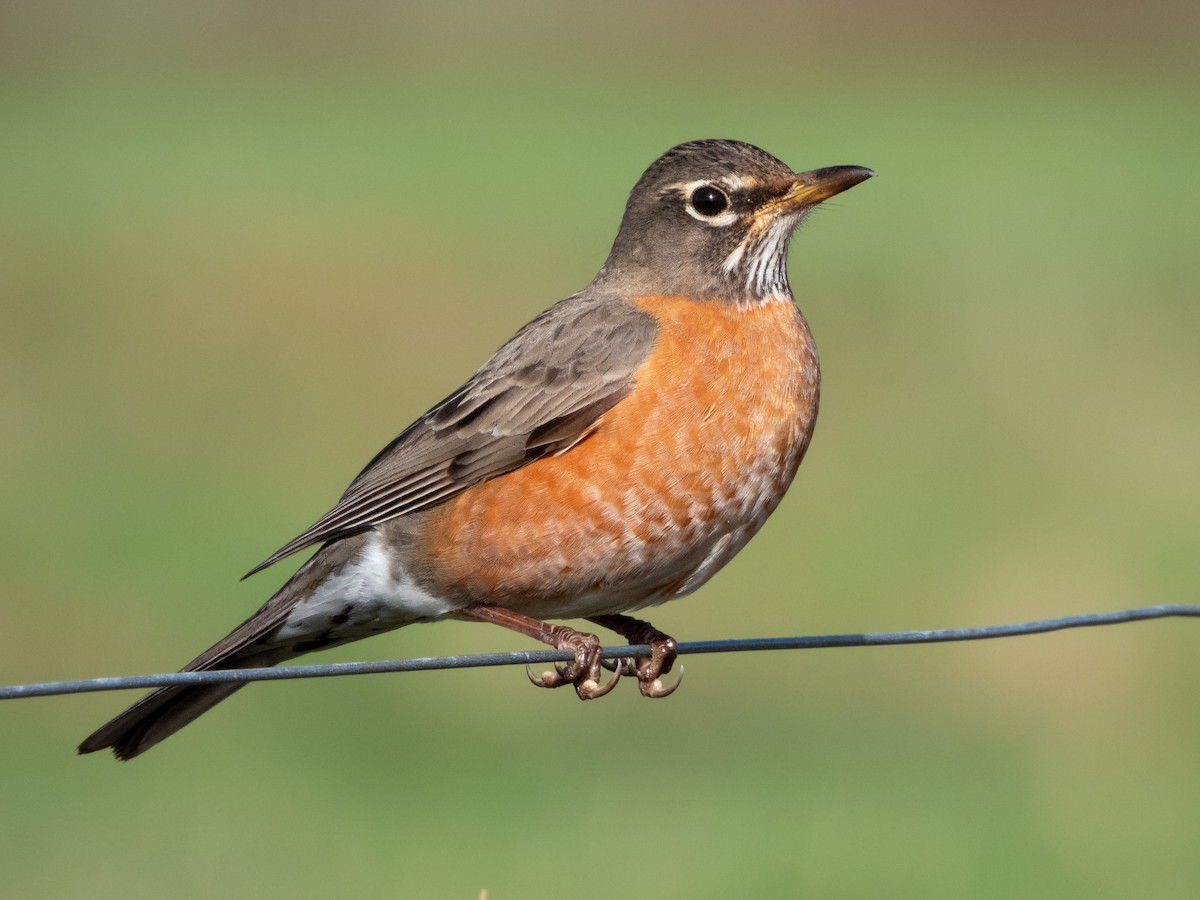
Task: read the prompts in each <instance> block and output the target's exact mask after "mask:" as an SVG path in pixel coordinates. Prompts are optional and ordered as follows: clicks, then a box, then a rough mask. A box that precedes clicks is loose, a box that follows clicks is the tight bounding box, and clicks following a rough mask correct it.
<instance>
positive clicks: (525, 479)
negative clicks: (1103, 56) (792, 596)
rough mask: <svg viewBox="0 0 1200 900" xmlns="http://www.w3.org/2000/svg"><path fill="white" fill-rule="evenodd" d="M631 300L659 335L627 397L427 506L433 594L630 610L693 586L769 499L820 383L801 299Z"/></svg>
mask: <svg viewBox="0 0 1200 900" xmlns="http://www.w3.org/2000/svg"><path fill="white" fill-rule="evenodd" d="M635 303H636V305H637V306H639V307H641V308H642V309H644V310H646V311H647V312H650V313H651V314H652V315H654V317H655V318H656V319H657V321H658V327H659V332H658V337H657V341H656V344H655V347H654V350H653V351H652V353H651V354H650V356H649V358H648V359H647V360H646V362H645V363H644V364H643V365H642V367H641V368H640V369H639V370H638V371H637V373H636V374H635V386H634V389H633V391H632V393H630V395H629V396H627V397H626V398H625V399H624V400H622V401H621V402H620V403H618V404H617V405H616V406H615V407H614V408H613V409H611V410H609V411H608V412H607V413H606V414H605V415H604V416H603V418H602V419H601V420H600V422H599V425H598V427H597V428H596V429H595V430H594V431H593V432H592V433H591V434H590V435H589V436H588V437H586V438H585V439H584V440H583V441H581V442H580V443H578V444H576V445H575V446H573V447H571V448H570V449H568V450H566V451H565V452H563V453H560V454H558V455H556V456H550V457H545V458H543V459H539V460H537V461H535V462H532V463H530V464H529V465H526V466H524V467H523V468H521V469H517V470H516V471H514V472H510V473H508V474H506V475H503V476H501V477H499V478H494V479H492V480H490V481H486V482H483V483H482V484H479V485H477V486H475V487H472V488H470V489H469V490H467V491H465V492H464V493H462V494H460V495H459V496H457V497H455V498H454V499H452V500H450V501H448V502H447V503H445V504H444V505H442V506H440V507H438V508H436V509H434V510H430V511H429V518H428V520H427V525H426V527H425V528H424V529H422V531H423V534H422V536H421V543H422V544H423V545H424V552H425V553H426V554H427V556H426V559H427V560H428V563H429V570H428V572H429V576H430V578H431V580H432V585H431V587H433V588H434V590H435V591H436V592H437V593H439V594H441V595H442V596H444V597H448V598H455V599H459V600H462V601H464V602H487V603H495V604H498V605H501V606H507V607H509V608H512V609H515V610H518V611H521V612H525V613H526V614H528V615H533V616H537V617H541V618H555V617H558V618H567V617H576V616H585V615H600V614H603V613H608V612H619V611H624V610H629V609H636V608H637V607H640V606H645V605H649V604H653V603H659V602H662V601H663V600H668V599H670V598H672V597H677V596H681V595H682V594H686V593H689V592H690V591H693V590H695V589H696V588H697V587H699V586H700V585H701V584H703V583H704V582H705V581H706V580H707V579H708V578H709V577H710V576H711V575H712V574H713V573H714V572H716V571H717V569H719V568H720V567H721V566H722V565H724V563H725V562H727V561H728V560H729V559H730V558H731V557H732V556H733V555H734V554H735V553H736V552H737V551H738V550H740V549H741V548H742V547H743V546H744V545H745V544H746V542H747V541H748V540H749V539H750V538H751V537H752V536H753V535H754V533H755V532H756V531H757V530H758V529H759V527H760V526H761V525H762V523H763V522H764V521H765V520H766V518H767V516H768V515H770V513H771V512H772V511H773V510H774V509H775V507H776V506H777V505H778V503H779V501H780V499H781V498H782V496H783V493H784V491H786V490H787V487H788V485H789V484H790V483H791V480H792V477H793V476H794V475H795V472H796V468H797V466H799V464H800V460H801V458H802V457H803V455H804V451H805V449H806V448H807V446H808V441H809V438H810V437H811V435H812V429H813V425H814V423H815V421H816V414H817V402H818V390H819V384H820V370H819V364H818V361H817V355H816V350H815V347H814V346H813V342H812V336H811V334H810V333H809V330H808V326H807V325H806V324H805V322H804V319H803V317H802V316H801V315H800V313H799V311H798V310H797V309H796V307H795V304H794V303H792V302H791V301H790V300H786V301H785V300H782V299H775V300H771V301H768V302H766V303H764V304H761V305H757V306H754V307H751V308H738V307H735V306H732V305H730V304H726V303H721V302H716V301H712V302H698V301H694V300H688V299H685V298H681V297H659V296H654V297H642V298H638V299H637V300H636V301H635Z"/></svg>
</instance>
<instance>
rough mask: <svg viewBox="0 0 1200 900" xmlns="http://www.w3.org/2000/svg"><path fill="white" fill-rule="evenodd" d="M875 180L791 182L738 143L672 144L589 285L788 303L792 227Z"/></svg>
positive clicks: (808, 175)
mask: <svg viewBox="0 0 1200 900" xmlns="http://www.w3.org/2000/svg"><path fill="white" fill-rule="evenodd" d="M874 174H875V173H874V172H872V171H871V170H870V169H865V168H863V167H862V166H830V167H829V168H825V169H814V170H812V171H810V172H802V173H799V174H797V173H796V172H793V171H792V170H791V169H790V168H788V167H787V166H786V165H784V164H783V163H782V162H780V161H779V160H778V159H776V158H775V157H773V156H771V154H769V153H766V152H765V151H763V150H760V149H758V148H757V147H753V146H751V145H750V144H744V143H741V142H740V141H728V140H706V141H691V142H689V143H686V144H680V145H679V146H678V147H674V148H672V149H671V150H668V151H667V152H666V153H664V154H663V155H662V156H661V157H659V158H658V159H657V160H656V161H655V162H654V164H653V165H652V166H650V168H649V169H647V170H646V172H645V174H644V175H642V177H641V179H639V181H638V183H637V184H636V185H634V188H633V191H632V192H630V195H629V202H628V204H626V207H625V217H624V218H623V219H622V221H621V228H620V231H619V232H618V233H617V239H616V242H615V243H614V244H613V248H612V252H611V253H610V254H609V257H608V261H607V262H606V263H605V264H604V267H603V268H602V269H601V270H600V274H599V275H598V276H597V277H596V284H598V285H599V284H603V285H605V286H609V287H619V288H621V289H625V290H630V291H633V292H636V293H639V294H677V295H678V294H683V295H686V296H689V297H695V298H697V299H722V300H728V301H731V302H737V303H753V302H756V301H760V300H762V299H764V298H766V297H769V296H772V295H781V296H790V293H791V291H790V288H789V287H788V281H787V251H788V243H789V241H790V240H791V237H792V233H793V231H795V229H796V226H797V225H798V224H799V223H800V220H801V219H803V218H804V216H805V215H806V214H807V213H808V211H809V210H811V209H812V208H813V207H814V206H816V205H817V204H818V203H820V202H821V201H822V200H825V199H827V198H829V197H832V196H833V195H834V194H837V193H840V192H841V191H844V190H846V189H847V188H851V187H853V186H854V185H856V184H858V183H859V182H861V181H865V180H866V179H868V178H870V177H871V176H872V175H874Z"/></svg>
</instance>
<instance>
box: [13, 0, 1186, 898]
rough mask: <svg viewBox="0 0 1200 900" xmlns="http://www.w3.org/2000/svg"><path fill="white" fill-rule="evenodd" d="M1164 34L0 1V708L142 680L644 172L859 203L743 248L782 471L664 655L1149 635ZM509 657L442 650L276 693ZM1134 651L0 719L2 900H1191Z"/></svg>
mask: <svg viewBox="0 0 1200 900" xmlns="http://www.w3.org/2000/svg"><path fill="white" fill-rule="evenodd" d="M1198 21H1200V18H1198V14H1197V13H1196V11H1195V8H1194V6H1188V5H1184V4H1175V5H1171V4H1169V3H1159V4H1155V3H1151V4H1150V5H1149V6H1147V5H1146V4H1137V5H1136V6H1135V5H1134V4H1128V6H1122V5H1110V6H1107V7H1106V6H1103V5H1101V6H1096V5H1093V4H1088V5H1083V4H1070V3H1068V4H1066V5H1056V6H1055V7H1054V9H1053V11H1046V10H1043V9H1041V5H1034V4H1032V3H1029V4H1023V3H1016V4H1011V5H1007V6H984V5H982V4H980V5H977V6H976V5H970V4H955V5H951V4H944V5H943V4H939V3H937V2H930V3H924V4H920V5H916V6H910V7H899V6H892V5H888V4H883V3H882V2H880V3H877V4H872V3H866V4H859V5H857V6H855V5H851V4H844V3H839V4H836V5H835V4H829V5H828V6H821V5H815V6H811V7H809V8H805V9H798V8H793V7H791V6H783V5H778V6H775V5H771V4H765V3H759V2H750V3H743V4H739V5H737V6H736V7H730V6H729V5H728V4H717V3H714V2H707V3H700V4H683V3H664V4H656V5H653V6H651V7H649V8H648V9H647V8H643V7H642V5H641V4H623V3H617V4H604V5H600V6H596V7H595V8H593V9H591V10H588V11H585V10H583V9H582V8H574V7H570V6H563V5H556V4H532V5H531V4H525V5H506V4H494V3H488V4H485V3H477V4H471V3H468V4H465V5H457V6H445V5H443V6H435V5H432V4H429V5H425V4H421V3H415V4H406V5H404V6H403V7H400V6H397V7H395V8H393V7H392V6H391V5H383V4H375V3H369V2H359V3H350V4H343V5H340V6H337V7H330V8H325V7H324V6H321V5H318V4H311V5H309V4H297V5H292V6H287V7H284V6H278V5H273V4H264V3H208V4H173V3H165V4H164V3H148V2H147V3H123V4H122V3H113V4H104V5H97V6H95V7H93V6H91V5H84V4H79V5H75V4H65V3H38V4H33V3H15V4H7V5H6V6H5V11H4V12H3V13H2V14H0V429H2V430H0V436H2V440H0V509H2V510H3V515H0V562H2V564H3V565H2V569H3V573H4V574H3V577H2V578H0V682H2V683H15V682H24V681H35V680H44V679H58V678H70V677H88V676H93V675H101V674H117V673H137V672H149V671H161V670H167V669H171V668H173V667H175V666H177V665H179V664H180V663H182V662H183V661H185V660H186V659H188V658H190V657H191V656H192V655H193V654H194V653H196V652H198V651H199V650H201V649H202V648H203V647H205V646H207V645H208V644H209V643H210V642H211V641H212V640H215V639H216V638H218V637H220V636H221V635H222V634H224V633H225V631H226V630H228V628H229V627H230V626H232V625H233V624H235V623H236V622H237V621H239V620H240V619H241V618H242V617H244V616H245V615H246V614H247V613H248V612H249V611H250V610H252V609H253V608H254V607H255V606H256V605H257V604H258V603H260V602H261V600H262V599H263V598H264V597H265V595H266V594H267V593H268V592H269V591H270V590H272V588H273V586H274V585H276V584H278V583H279V581H280V580H281V579H282V577H283V576H284V574H285V573H284V572H283V571H278V572H277V571H274V570H272V571H271V572H268V573H267V574H265V575H260V576H257V577H256V578H254V579H252V580H251V581H249V582H246V583H242V584H239V583H238V582H237V577H238V576H239V575H240V574H241V573H242V572H244V571H245V570H246V569H247V568H249V567H250V566H251V565H253V564H254V563H255V562H257V561H258V560H259V559H261V558H262V557H264V556H265V555H266V554H267V553H269V552H270V551H271V550H273V549H274V548H275V547H277V546H278V545H279V544H280V543H282V542H283V541H284V540H286V539H287V538H288V537H290V536H291V535H293V534H294V533H296V532H297V531H299V530H300V529H301V528H302V527H304V526H305V525H307V524H308V523H309V522H310V521H311V520H312V519H313V518H314V517H315V516H316V515H317V514H319V513H320V512H322V511H324V510H325V509H326V508H327V507H328V505H329V504H330V503H332V501H333V500H334V499H336V496H337V494H338V493H339V492H340V490H341V489H342V487H343V486H344V485H345V483H346V482H347V481H348V479H349V478H350V477H351V476H352V475H353V474H354V473H355V472H356V471H357V470H358V468H359V467H360V466H361V465H362V464H363V463H364V462H365V461H366V460H367V459H368V458H369V457H370V455H371V454H373V453H374V452H375V450H376V449H378V448H379V447H380V446H382V444H383V443H384V442H386V441H387V440H388V439H390V438H391V437H392V436H393V435H394V434H395V433H396V432H398V431H399V430H400V429H401V428H402V427H403V426H404V425H406V424H407V423H408V422H409V421H411V419H412V418H413V417H415V416H416V415H417V414H419V413H420V412H421V411H423V410H424V409H425V408H426V407H427V406H428V405H429V404H431V403H432V402H434V401H435V400H437V399H439V398H440V397H442V396H443V395H444V394H445V393H446V392H447V391H449V390H450V389H451V388H453V387H455V386H456V385H457V384H458V383H459V382H460V381H461V380H462V379H463V378H464V377H465V376H466V375H467V374H468V373H469V372H470V371H471V370H472V368H473V367H474V366H475V365H477V364H478V363H479V362H480V361H482V360H483V359H484V358H485V357H486V355H487V354H488V353H490V352H491V350H493V349H494V348H495V347H496V346H497V345H498V344H499V343H500V342H501V341H502V340H503V339H504V338H506V337H507V336H508V335H509V334H510V333H511V332H512V331H513V330H515V328H516V327H517V326H519V325H520V324H521V323H523V322H524V321H525V320H527V319H528V318H529V317H530V316H532V315H533V314H534V313H536V312H537V311H539V310H540V309H541V308H543V307H545V306H546V305H548V304H549V303H550V302H552V301H554V300H556V299H558V298H559V297H562V296H565V295H566V294H568V293H570V292H572V291H574V290H576V289H578V288H579V287H581V286H583V285H584V284H585V283H586V282H587V281H588V280H589V279H590V277H591V275H592V274H593V273H594V271H595V269H596V268H597V267H598V265H599V263H600V262H601V261H602V260H603V258H604V256H605V254H606V252H607V250H608V246H609V242H610V241H611V239H612V235H613V234H614V232H615V228H616V225H617V222H618V220H619V217H620V212H621V208H622V204H623V202H624V197H625V194H626V193H627V191H628V189H629V187H630V186H631V185H632V184H633V182H634V181H635V180H636V178H637V177H638V175H639V174H640V173H641V171H642V170H643V168H644V167H645V166H646V165H648V164H649V163H650V162H651V161H652V160H653V159H654V158H655V157H656V156H657V155H658V154H659V153H660V152H662V151H663V150H664V149H666V148H667V147H669V146H671V145H673V144H675V143H677V142H679V141H682V140H687V139H691V138H696V137H714V136H728V137H738V138H741V139H744V140H749V141H752V142H754V143H757V144H759V145H761V146H763V147H765V148H766V149H768V150H769V151H771V152H773V153H775V154H776V155H778V156H780V157H782V158H783V159H785V160H786V161H788V162H789V163H791V164H792V165H794V166H796V167H797V168H809V167H814V166H821V165H830V164H835V163H853V164H861V165H869V166H871V167H873V168H875V169H876V170H877V171H878V172H879V173H880V175H879V178H877V179H875V180H873V181H871V182H870V183H868V184H865V185H863V186H861V187H860V188H858V189H856V190H854V191H853V192H851V193H849V194H846V195H845V196H844V197H839V198H838V199H837V200H835V201H833V202H832V203H830V204H827V206H828V207H829V208H828V209H823V210H822V211H820V213H819V214H818V215H816V216H814V217H813V219H812V220H811V221H810V222H809V224H808V226H807V227H806V229H805V230H804V233H803V234H802V235H800V236H799V237H798V239H797V240H796V242H795V243H794V245H793V250H792V259H791V272H792V282H793V285H794V287H795V289H796V293H797V296H798V297H799V298H800V303H801V306H802V307H803V308H804V310H805V312H806V313H807V315H808V317H809V320H810V322H811V323H812V326H813V329H814V331H815V333H816V335H817V339H818V342H819V344H820V347H821V351H822V358H823V362H824V369H825V389H824V397H823V405H822V414H821V416H822V418H821V422H820V424H819V427H818V429H817V436H816V440H815V443H814V445H813V449H812V451H811V453H810V455H809V458H808V460H807V461H806V463H805V466H804V468H803V469H802V471H801V475H800V478H799V480H798V482H797V485H796V487H795V488H794V489H793V491H792V493H791V495H790V496H789V499H788V500H787V502H785V503H784V505H783V507H782V508H781V509H780V510H779V512H778V513H777V514H776V516H775V518H774V519H773V520H772V522H771V524H770V525H769V526H768V527H767V528H766V529H765V531H764V532H763V534H762V535H761V536H760V537H759V538H758V539H757V540H756V541H755V542H754V543H753V544H752V545H751V546H750V547H749V548H748V549H747V550H746V551H745V552H744V553H743V554H742V555H741V556H740V557H739V558H738V559H737V560H736V561H735V562H734V563H732V564H731V565H730V566H729V567H728V568H727V569H726V570H725V571H724V572H723V573H722V574H721V575H720V576H718V577H717V578H716V579H715V580H714V582H713V583H712V584H711V585H709V586H708V587H707V588H706V589H705V590H703V591H702V592H701V593H700V594H698V595H696V596H694V597H692V598H690V599H688V600H687V601H685V602H681V603H677V604H673V605H668V606H667V607H664V608H662V609H661V610H659V611H658V612H657V613H656V615H655V617H654V620H655V622H656V624H658V625H660V626H661V627H663V628H665V629H667V630H668V631H670V632H672V633H674V634H675V635H676V636H677V637H679V638H680V639H683V640H687V639H699V638H710V637H734V636H752V635H783V634H795V633H819V632H826V631H857V630H874V629H890V628H917V627H938V626H950V625H966V624H985V623H990V622H999V621H1015V620H1020V619H1025V618H1037V617H1044V616H1051V615H1057V614H1066V613H1073V612H1084V611H1090V610H1103V609H1114V608H1122V607H1126V606H1134V605H1144V604H1149V603H1156V602H1165V601H1184V602H1186V601H1191V602H1195V601H1196V600H1197V597H1198V595H1197V587H1198V584H1200V578H1198V575H1200V564H1198V559H1197V545H1198V543H1200V512H1198V508H1200V465H1198V463H1197V459H1198V457H1197V450H1196V448H1197V446H1200V403H1197V385H1198V384H1200V353H1197V345H1198V339H1200V305H1198V304H1197V287H1196V285H1197V281H1198V279H1200V255H1198V254H1197V249H1196V241H1197V234H1198V233H1200V179H1198V177H1197V174H1196V170H1195V167H1196V160H1197V158H1198V155H1200V154H1198V152H1197V151H1198V150H1200V113H1198V112H1197V105H1196V95H1197V87H1200V81H1198V78H1197V75H1198V72H1197V69H1196V68H1195V63H1194V62H1193V61H1192V60H1191V55H1192V53H1193V51H1194V46H1195V44H1196V37H1197V34H1198V32H1197V24H1198ZM525 646H528V643H527V642H524V641H522V640H521V639H519V638H515V637H511V636H509V635H507V634H503V633H500V632H499V631H498V630H495V629H487V628H482V627H479V626H471V625H465V624H444V625H439V626H438V627H436V628H414V629H411V630H409V631H405V632H399V633H397V634H394V635H391V636H386V637H383V638H379V639H376V640H375V641H372V642H370V643H366V644H360V645H357V646H354V647H350V648H343V649H342V650H340V651H334V652H331V653H327V654H323V655H322V656H320V657H310V659H313V660H316V659H323V660H332V659H339V658H340V659H353V658H382V657H390V656H403V655H435V654H441V653H450V652H482V651H485V650H492V649H505V648H519V647H525ZM1196 648H1197V636H1196V633H1195V629H1194V627H1193V626H1191V625H1190V624H1189V623H1187V622H1173V623H1172V622H1162V623H1155V624H1146V625H1137V626H1128V627H1122V628H1119V629H1111V630H1101V631H1092V632H1087V633H1067V634H1060V635H1054V636H1046V637H1039V638H1030V639H1024V640H1016V641H1007V642H997V643H988V644H970V645H960V646H945V647H925V648H896V649H875V650H838V651H827V652H823V653H811V654H768V655H756V656H724V657H722V656H713V657H705V658H697V659H694V660H692V661H691V662H689V663H688V677H687V684H686V685H685V686H684V688H683V690H682V691H681V692H680V693H679V694H677V695H676V696H675V697H673V698H672V699H671V700H669V701H664V702H661V703H650V702H647V701H644V700H642V699H641V698H640V697H638V696H636V692H635V691H633V690H631V689H622V690H619V691H617V692H616V693H615V694H614V695H613V696H610V697H609V698H607V699H606V700H604V701H603V702H599V703H594V704H587V705H583V704H580V703H578V702H577V701H575V700H574V699H573V698H572V697H570V696H568V695H567V694H565V693H557V694H548V693H542V692H538V691H535V690H533V689H532V688H529V687H528V686H526V685H524V683H523V677H522V676H521V675H520V673H519V672H516V671H507V670H497V671H478V672H454V673H439V674H417V675H410V676H397V677H390V678H388V677H379V678H359V679H340V680H332V681H328V682H307V683H294V684H273V685H261V686H256V687H252V688H250V689H249V690H247V691H246V692H244V693H243V694H241V695H239V696H238V697H237V698H236V699H235V700H233V701H231V702H230V703H229V704H227V705H225V706H222V707H221V708H220V709H218V710H217V711H215V712H214V713H212V714H211V715H210V716H208V717H206V718H205V719H204V720H203V721H202V723H200V724H198V725H197V726H195V727H194V729H189V730H188V731H187V732H185V733H184V734H182V735H180V736H179V737H177V738H175V739H173V740H172V741H171V742H170V743H168V744H166V745H164V746H163V747H161V748H159V749H157V750H155V751H154V752H153V753H151V754H149V755H148V756H146V757H145V758H143V759H139V760H138V761H136V762H135V763H132V764H129V765H118V764H116V763H115V762H113V761H112V760H111V759H108V758H103V757H101V756H94V757H89V758H86V759H76V758H74V757H73V755H72V748H73V746H74V745H75V743H77V742H78V740H79V739H80V738H82V737H83V735H85V734H86V733H87V732H88V731H90V730H91V729H92V728H93V727H95V726H96V725H98V724H99V723H100V722H101V721H103V720H104V719H105V718H106V717H108V716H109V715H110V714H111V713H113V712H115V711H117V709H118V708H120V706H121V705H122V704H123V703H124V702H126V701H127V700H129V699H132V698H131V697H129V696H124V695H121V696H118V695H89V696H80V697H72V698H48V699H43V700H29V701H22V702H19V703H15V702H14V703H9V704H5V705H4V706H3V708H0V728H2V729H3V731H2V733H3V735H4V740H3V743H2V744H0V798H3V799H2V800H0V871H2V872H3V873H4V884H5V892H6V893H8V894H10V895H11V896H14V897H17V896H20V897H39V898H41V897H71V896H84V895H86V896H89V897H109V896H113V897H117V896H120V897H125V898H140V897H146V898H149V897H161V896H166V895H170V896H173V897H181V898H183V897H208V896H213V895H216V894H220V895H226V896H283V895H287V896H293V897H326V896H331V895H339V896H356V897H371V896H388V897H439V898H441V897H447V898H449V897H460V898H464V897H475V896H477V894H478V891H479V890H480V889H481V888H488V889H489V891H490V897H491V898H492V900H505V898H540V897H552V896H563V895H565V894H571V895H573V896H580V897H592V896H599V895H602V894H611V893H614V892H621V893H630V894H632V893H637V894H646V895H650V896H657V897H664V898H666V897H689V898H691V897H727V896H747V897H774V896H801V895H802V896H814V897H829V896H840V897H859V896H880V895H886V896H892V897H922V898H929V897H964V896H971V897H1013V896H1023V897H1039V896H1040V897H1067V896H1087V897H1128V896H1133V895H1137V896H1153V897H1191V896H1194V895H1195V890H1196V885H1197V884H1198V883H1200V854H1197V853H1196V852H1195V848H1196V845H1197V839H1198V838H1200V769H1198V768H1197V766H1196V764H1195V763H1196V758H1197V754H1198V753H1200V711H1198V708H1197V703H1196V697H1197V695H1196V691H1195V689H1194V687H1193V686H1194V685H1195V684H1196V683H1197V678H1198V676H1200V668H1198V663H1197V659H1198V654H1197V652H1196Z"/></svg>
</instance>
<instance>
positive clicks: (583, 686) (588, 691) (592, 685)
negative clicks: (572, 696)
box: [575, 666, 621, 700]
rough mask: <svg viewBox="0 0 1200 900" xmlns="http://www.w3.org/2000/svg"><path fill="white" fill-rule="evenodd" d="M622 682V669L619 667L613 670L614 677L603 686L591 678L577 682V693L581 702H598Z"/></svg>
mask: <svg viewBox="0 0 1200 900" xmlns="http://www.w3.org/2000/svg"><path fill="white" fill-rule="evenodd" d="M620 680H621V667H620V666H617V667H616V668H615V669H613V677H612V678H610V679H609V680H608V681H606V682H604V683H603V684H600V683H597V682H596V681H594V680H593V679H591V678H585V679H584V680H582V681H579V682H576V684H575V693H576V694H578V695H579V699H580V700H596V699H598V698H600V697H603V696H604V695H605V694H607V693H608V692H609V691H611V690H612V689H613V688H615V687H616V686H617V682H618V681H620Z"/></svg>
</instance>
